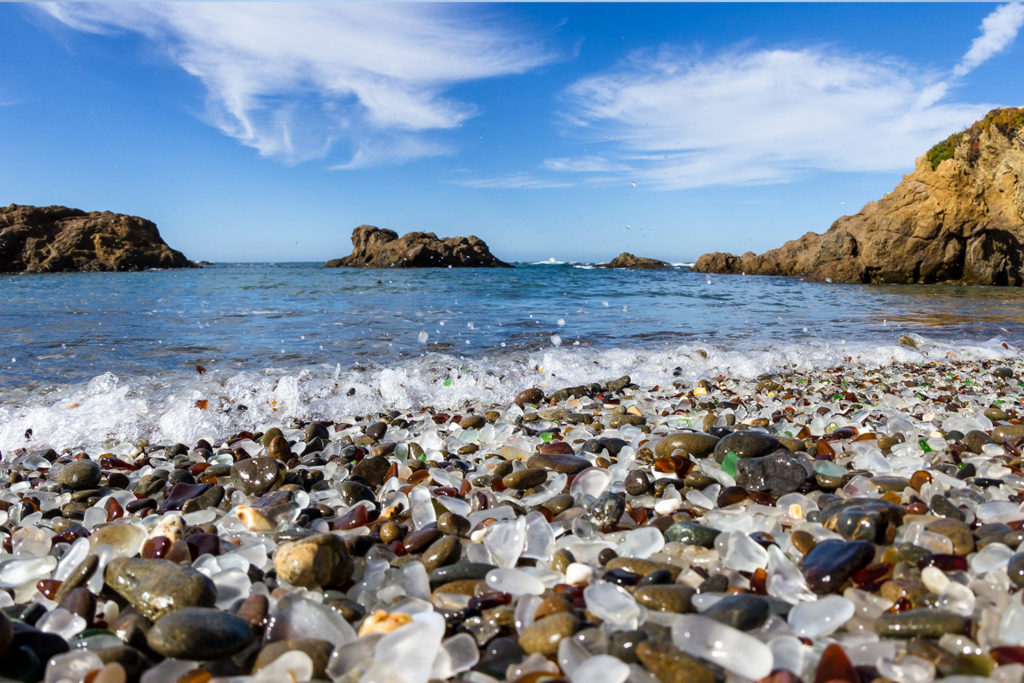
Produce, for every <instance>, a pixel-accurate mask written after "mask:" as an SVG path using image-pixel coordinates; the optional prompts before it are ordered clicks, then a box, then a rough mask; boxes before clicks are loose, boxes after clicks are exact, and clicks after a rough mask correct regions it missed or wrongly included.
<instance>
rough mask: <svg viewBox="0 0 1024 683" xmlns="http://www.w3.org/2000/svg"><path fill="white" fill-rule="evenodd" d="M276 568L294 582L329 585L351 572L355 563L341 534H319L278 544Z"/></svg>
mask: <svg viewBox="0 0 1024 683" xmlns="http://www.w3.org/2000/svg"><path fill="white" fill-rule="evenodd" d="M274 570H275V571H276V572H277V575H278V577H280V578H281V580H283V581H286V582H288V583H290V584H291V585H293V586H300V587H304V588H311V587H323V588H328V587H330V586H336V585H338V584H340V583H342V582H344V581H346V580H347V579H348V578H349V577H350V576H352V571H353V565H352V558H351V557H349V553H348V548H347V547H346V546H345V541H343V540H342V539H341V537H340V536H336V535H334V534H317V535H315V536H309V537H307V538H302V539H299V540H297V541H290V542H288V543H282V544H281V545H279V546H278V547H277V550H275V551H274Z"/></svg>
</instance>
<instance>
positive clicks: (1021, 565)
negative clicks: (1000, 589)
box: [1006, 553, 1024, 588]
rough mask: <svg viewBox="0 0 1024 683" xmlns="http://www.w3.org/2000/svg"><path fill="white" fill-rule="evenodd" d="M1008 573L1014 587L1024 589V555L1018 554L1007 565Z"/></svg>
mask: <svg viewBox="0 0 1024 683" xmlns="http://www.w3.org/2000/svg"><path fill="white" fill-rule="evenodd" d="M1006 573H1007V574H1008V575H1009V576H1010V581H1012V582H1013V585H1015V586H1018V587H1021V588H1024V553H1017V554H1016V555H1013V556H1012V557H1010V560H1009V562H1007V563H1006Z"/></svg>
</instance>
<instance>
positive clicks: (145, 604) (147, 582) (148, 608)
mask: <svg viewBox="0 0 1024 683" xmlns="http://www.w3.org/2000/svg"><path fill="white" fill-rule="evenodd" d="M104 578H105V579H106V582H107V585H108V586H110V587H111V588H112V589H113V590H114V591H116V592H117V593H118V594H120V595H121V597H123V598H124V599H125V600H127V601H128V602H130V603H131V604H132V605H133V606H134V607H135V608H136V609H138V610H139V611H140V612H142V614H144V615H145V616H146V617H147V618H149V619H151V620H156V619H159V618H160V617H161V616H163V615H164V614H167V613H168V612H172V611H174V610H177V609H180V608H183V607H209V606H212V605H213V604H214V601H215V599H216V596H217V590H216V588H215V587H214V584H213V581H211V580H210V579H209V578H207V577H206V576H205V575H203V574H200V573H199V572H197V571H196V570H194V569H192V568H191V567H183V566H180V565H177V564H174V563H173V562H168V561H167V560H143V559H141V558H127V557H121V558H115V559H113V560H111V561H110V563H109V564H107V568H106V572H105V575H104Z"/></svg>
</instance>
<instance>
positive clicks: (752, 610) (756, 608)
mask: <svg viewBox="0 0 1024 683" xmlns="http://www.w3.org/2000/svg"><path fill="white" fill-rule="evenodd" d="M701 614H702V615H703V616H705V617H708V618H709V619H714V620H715V621H717V622H720V623H722V624H725V625H727V626H732V627H733V628H735V629H739V630H740V631H753V630H754V629H756V628H760V627H761V626H763V625H764V623H765V622H766V621H768V617H769V616H771V605H770V604H769V603H768V601H767V600H765V599H764V598H762V597H758V596H757V595H751V594H749V593H739V594H737V595H727V596H725V597H724V598H722V599H721V600H719V601H718V602H716V603H715V604H713V605H712V606H711V607H709V608H708V609H706V610H705V611H704V612H702V613H701Z"/></svg>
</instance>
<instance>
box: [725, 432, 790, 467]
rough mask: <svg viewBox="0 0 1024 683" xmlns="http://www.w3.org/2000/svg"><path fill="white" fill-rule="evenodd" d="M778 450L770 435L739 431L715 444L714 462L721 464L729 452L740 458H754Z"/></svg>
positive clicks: (777, 445)
mask: <svg viewBox="0 0 1024 683" xmlns="http://www.w3.org/2000/svg"><path fill="white" fill-rule="evenodd" d="M778 448H779V440H778V439H776V438H775V437H774V436H771V435H770V434H765V433H764V432H755V431H740V432H732V433H730V434H726V435H725V436H723V437H722V438H721V439H719V441H718V443H717V444H715V449H714V454H715V460H716V461H717V462H719V463H721V462H722V461H723V460H725V456H726V455H728V454H729V453H730V452H732V453H735V454H736V455H737V456H738V457H740V458H756V457H757V456H759V455H768V454H769V453H771V452H772V451H774V450H776V449H778Z"/></svg>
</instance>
